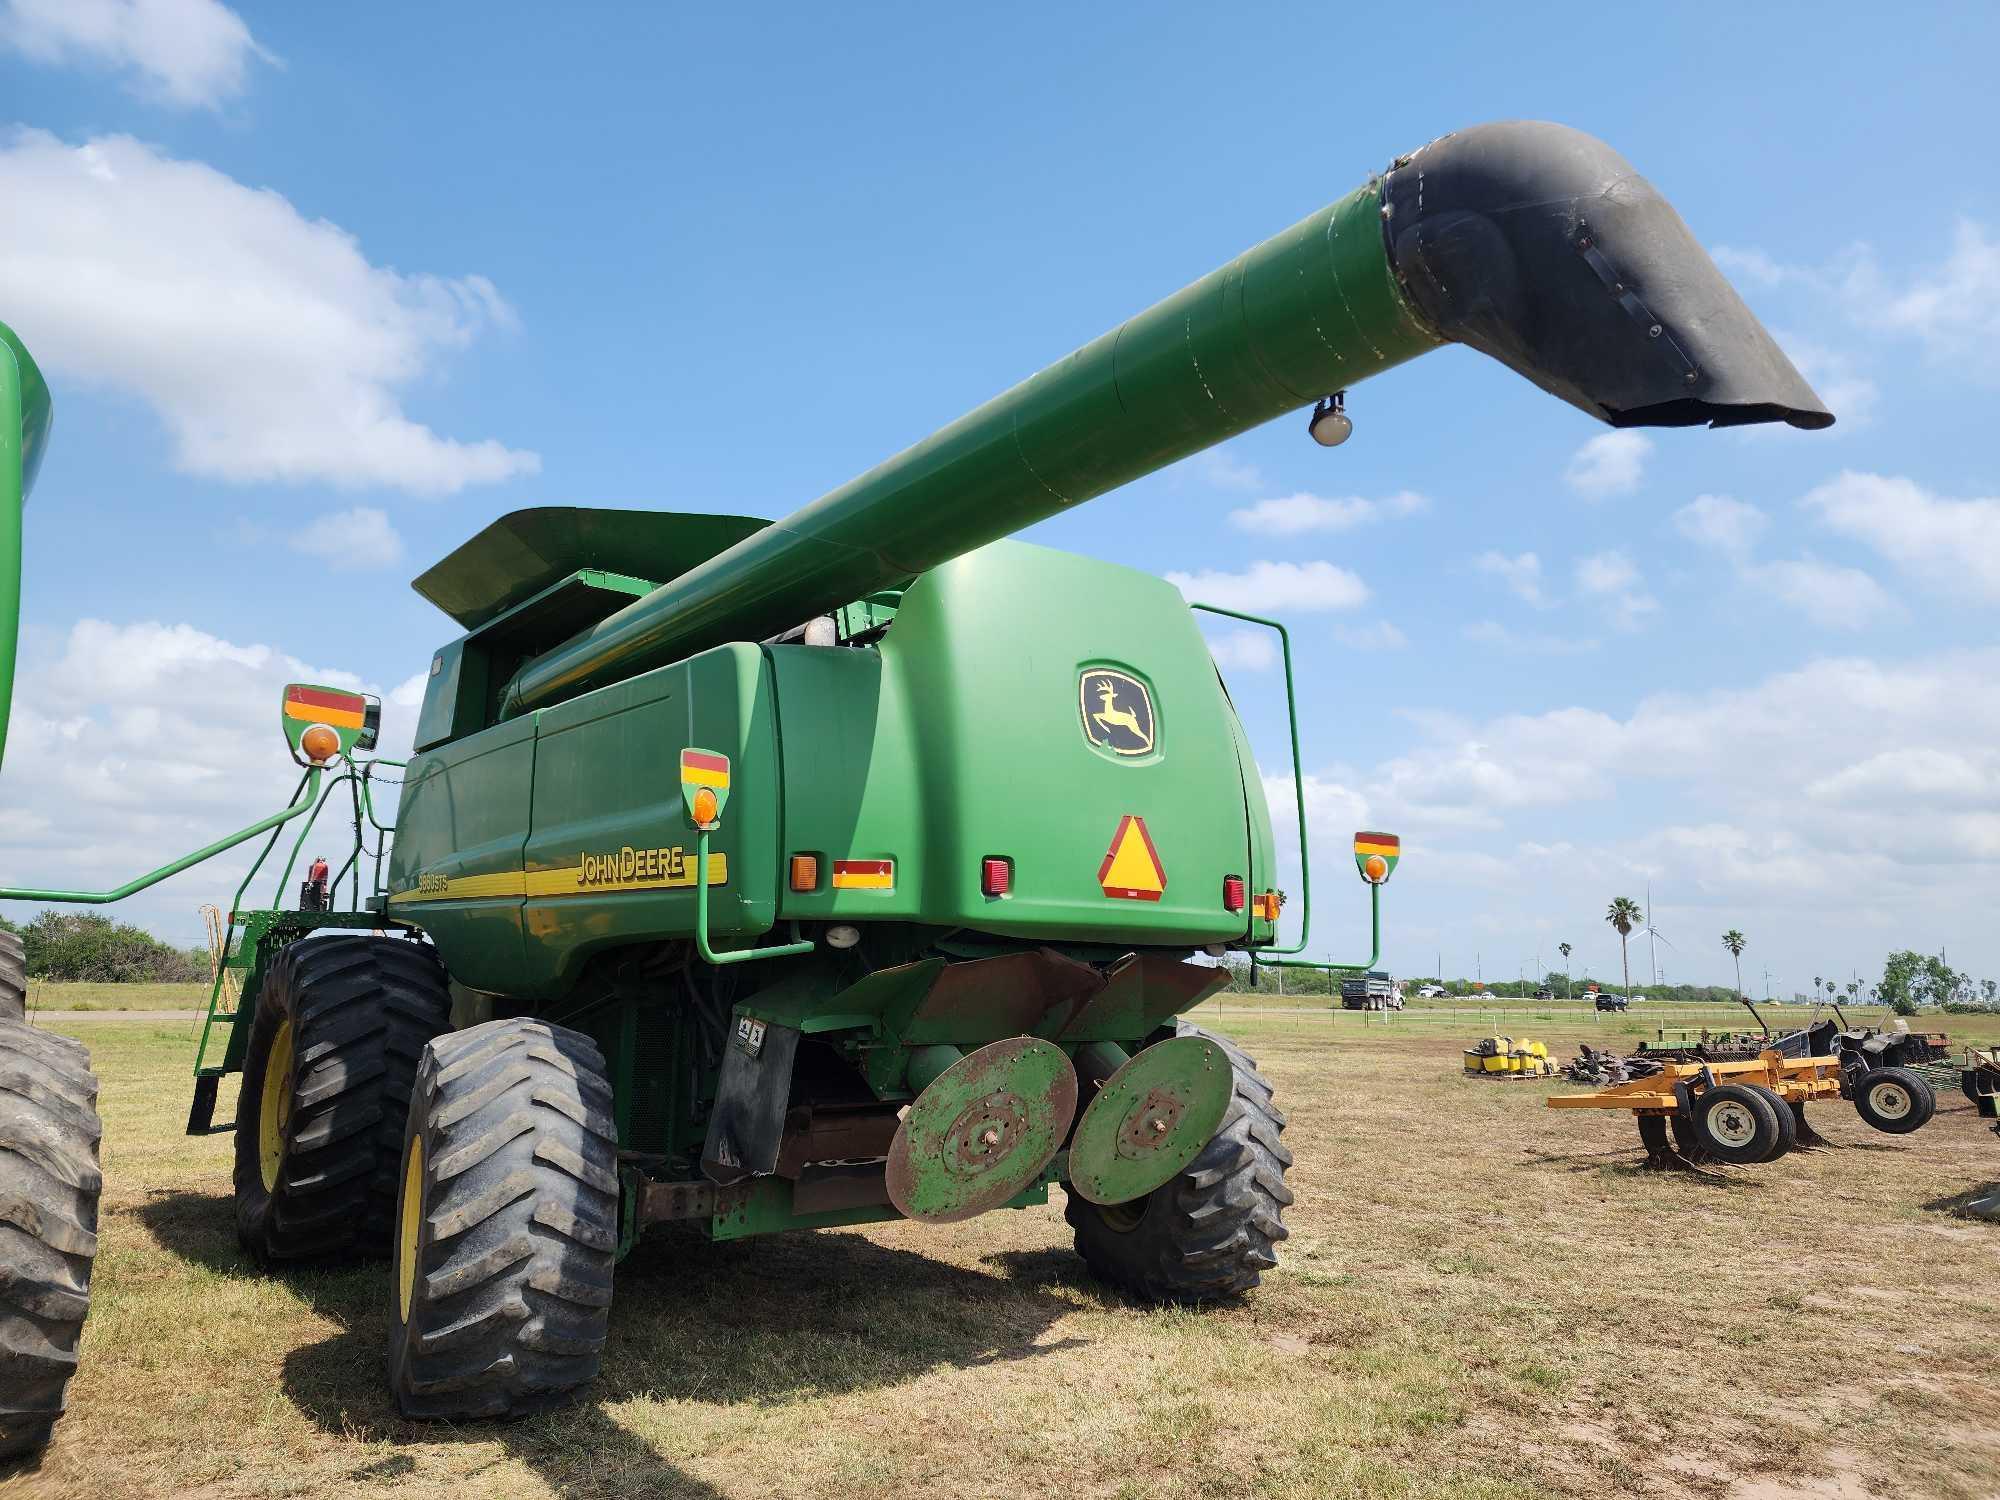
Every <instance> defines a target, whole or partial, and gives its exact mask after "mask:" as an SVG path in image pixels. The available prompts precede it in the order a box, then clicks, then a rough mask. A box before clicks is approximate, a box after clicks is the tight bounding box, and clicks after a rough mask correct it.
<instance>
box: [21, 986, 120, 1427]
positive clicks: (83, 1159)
mask: <svg viewBox="0 0 2000 1500" xmlns="http://www.w3.org/2000/svg"><path fill="white" fill-rule="evenodd" d="M102 1133H103V1132H102V1129H101V1127H100V1125H99V1123H98V1118H97V1078H96V1075H95V1074H93V1073H92V1072H91V1068H90V1054H89V1053H88V1052H87V1051H86V1050H85V1049H84V1048H83V1047H82V1046H81V1045H79V1044H78V1043H75V1042H72V1041H70V1040H69V1039H68V1038H66V1037H58V1036H53V1035H51V1034H50V1033H47V1032H41V1031H36V1030H34V1029H32V1028H31V1027H29V1026H28V1024H27V1023H26V1022H25V1021H20V1020H4V1019H0V1460H5V1459H12V1458H18V1457H21V1456H24V1455H26V1454H29V1453H33V1452H35V1451H36V1450H37V1449H40V1448H42V1447H44V1446H45V1445H46V1444H47V1443H48V1441H49V1437H50V1434H51V1432H52V1430H53V1429H54V1427H55V1424H56V1420H57V1418H59V1417H60V1416H62V1414H63V1407H64V1403H65V1400H66V1398H67V1395H68V1386H69V1378H70V1376H71V1375H72V1374H74V1373H75V1370H76V1362H77V1351H78V1346H79V1344H80V1343H81V1341H82V1338H83V1321H84V1318H85V1316H86V1315H87V1314H88V1313H89V1311H90V1273H91V1267H92V1264H93V1263H94V1261H95V1260H96V1256H97V1209H98V1198H99V1195H100V1193H101V1192H102V1189H103V1183H104V1179H103V1175H102V1173H101V1172H100V1171H99V1168H98V1161H97V1148H98V1141H99V1139H100V1137H101V1135H102Z"/></svg>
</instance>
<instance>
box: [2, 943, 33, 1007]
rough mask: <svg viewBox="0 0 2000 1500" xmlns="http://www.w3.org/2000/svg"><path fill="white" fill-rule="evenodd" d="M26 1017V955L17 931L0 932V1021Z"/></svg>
mask: <svg viewBox="0 0 2000 1500" xmlns="http://www.w3.org/2000/svg"><path fill="white" fill-rule="evenodd" d="M27 1018H28V955H27V950H26V949H25V948H23V947H22V945H21V934H20V933H18V932H0V1021H25V1020H26V1019H27Z"/></svg>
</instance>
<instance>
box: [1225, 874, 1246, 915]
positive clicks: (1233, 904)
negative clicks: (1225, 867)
mask: <svg viewBox="0 0 2000 1500" xmlns="http://www.w3.org/2000/svg"><path fill="white" fill-rule="evenodd" d="M1244 891H1245V886H1244V884H1243V877H1242V876H1241V875H1225V876H1223V877H1222V909H1223V910H1224V911H1241V910H1243V901H1244Z"/></svg>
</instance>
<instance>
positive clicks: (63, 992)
mask: <svg viewBox="0 0 2000 1500" xmlns="http://www.w3.org/2000/svg"><path fill="white" fill-rule="evenodd" d="M207 1005H208V986H207V985H206V984H66V983H64V984H59V983H57V982H55V981H53V980H48V979H30V980H29V981H28V1009H29V1010H31V1011H58V1010H202V1009H205V1008H206V1007H207Z"/></svg>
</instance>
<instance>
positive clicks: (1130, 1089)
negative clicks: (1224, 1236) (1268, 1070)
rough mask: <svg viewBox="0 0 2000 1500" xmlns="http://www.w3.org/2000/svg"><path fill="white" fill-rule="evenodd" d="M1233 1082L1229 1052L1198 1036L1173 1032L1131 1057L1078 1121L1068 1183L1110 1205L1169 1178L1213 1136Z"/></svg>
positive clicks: (1093, 1199) (1128, 1199)
mask: <svg viewBox="0 0 2000 1500" xmlns="http://www.w3.org/2000/svg"><path fill="white" fill-rule="evenodd" d="M1235 1087H1236V1080H1235V1075H1234V1073H1233V1072H1232V1070H1231V1069H1230V1066H1229V1057H1228V1054H1227V1053H1225V1052H1224V1051H1223V1050H1222V1048H1221V1047H1219V1046H1217V1045H1216V1044H1215V1043H1214V1042H1211V1041H1209V1040H1208V1039H1207V1038H1205V1037H1198V1036H1177V1037H1173V1038H1170V1039H1169V1040H1167V1041H1164V1042H1155V1043H1154V1044H1153V1045H1152V1046H1150V1047H1148V1048H1146V1049H1145V1050H1144V1051H1143V1052H1139V1053H1137V1054H1135V1055H1134V1056H1133V1057H1132V1058H1131V1059H1130V1060H1129V1061H1128V1062H1126V1064H1125V1065H1124V1066H1123V1067H1122V1068H1120V1069H1119V1070H1118V1071H1117V1072H1116V1073H1113V1074H1112V1075H1111V1076H1110V1077H1109V1078H1107V1079H1105V1080H1104V1086H1103V1087H1102V1088H1100V1089H1099V1090H1098V1091H1097V1097H1096V1098H1095V1099H1093V1100H1091V1101H1090V1107H1089V1108H1088V1109H1086V1110H1084V1112H1083V1118H1082V1119H1081V1120H1079V1121H1078V1122H1077V1126H1076V1134H1075V1135H1074V1136H1073V1137H1072V1138H1071V1139H1070V1143H1069V1185H1070V1187H1071V1188H1073V1189H1074V1190H1075V1191H1076V1192H1077V1193H1078V1194H1080V1195H1081V1196H1083V1197H1085V1198H1088V1199H1089V1200H1090V1201H1091V1202H1092V1203H1104V1204H1112V1203H1130V1202H1131V1201H1132V1200H1133V1199H1135V1198H1143V1197H1144V1196H1145V1195H1146V1194H1148V1193H1150V1192H1152V1191H1153V1189H1155V1188H1157V1187H1159V1186H1160V1185H1161V1184H1163V1183H1167V1182H1171V1181H1172V1180H1173V1178H1174V1176H1175V1174H1176V1173H1178V1172H1180V1171H1181V1170H1182V1169H1183V1168H1184V1167H1186V1166H1187V1164H1188V1163H1189V1162H1191V1161H1193V1160H1194V1159H1195V1157H1197V1156H1199V1155H1200V1154H1201V1148H1202V1147H1204V1146H1206V1145H1207V1144H1208V1143H1209V1141H1211V1140H1212V1139H1214V1136H1215V1132H1216V1129H1217V1128H1218V1127H1219V1126H1220V1125H1221V1124H1222V1117H1223V1116H1224V1115H1225V1114H1227V1113H1228V1112H1229V1097H1230V1094H1231V1093H1232V1092H1233V1091H1234V1089H1235Z"/></svg>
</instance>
